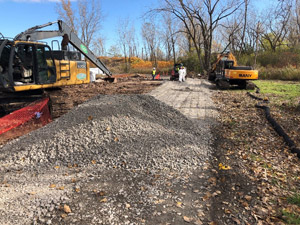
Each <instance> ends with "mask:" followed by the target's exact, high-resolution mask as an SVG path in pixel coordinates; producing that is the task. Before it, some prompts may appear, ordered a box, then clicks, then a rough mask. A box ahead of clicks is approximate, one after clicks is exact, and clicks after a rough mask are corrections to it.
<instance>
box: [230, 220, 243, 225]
mask: <svg viewBox="0 0 300 225" xmlns="http://www.w3.org/2000/svg"><path fill="white" fill-rule="evenodd" d="M232 220H233V221H234V222H236V224H238V225H239V224H241V221H239V220H238V219H237V218H232Z"/></svg>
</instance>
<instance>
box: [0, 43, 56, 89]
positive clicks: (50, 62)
mask: <svg viewBox="0 0 300 225" xmlns="http://www.w3.org/2000/svg"><path fill="white" fill-rule="evenodd" d="M55 82H56V68H55V64H54V59H53V57H52V54H51V49H50V47H49V46H47V45H45V44H43V43H38V42H22V41H10V40H7V39H6V40H0V89H2V90H3V89H4V90H6V91H8V90H10V91H14V90H15V87H16V86H24V85H36V84H52V83H55Z"/></svg>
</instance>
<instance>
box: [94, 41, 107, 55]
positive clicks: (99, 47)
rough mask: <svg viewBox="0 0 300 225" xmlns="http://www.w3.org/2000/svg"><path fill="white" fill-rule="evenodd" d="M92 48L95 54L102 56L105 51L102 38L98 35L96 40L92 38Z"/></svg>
mask: <svg viewBox="0 0 300 225" xmlns="http://www.w3.org/2000/svg"><path fill="white" fill-rule="evenodd" d="M92 48H93V50H94V52H95V54H96V55H98V56H104V55H105V53H106V51H105V41H104V39H103V38H100V37H99V38H97V39H96V40H94V41H93V43H92Z"/></svg>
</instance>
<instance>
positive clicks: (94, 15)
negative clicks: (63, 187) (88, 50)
mask: <svg viewBox="0 0 300 225" xmlns="http://www.w3.org/2000/svg"><path fill="white" fill-rule="evenodd" d="M73 4H75V5H73ZM75 7H77V9H78V10H75V9H74V8H75ZM57 12H58V15H59V17H60V18H61V19H63V20H64V21H65V22H66V23H67V24H68V25H69V26H70V27H71V28H72V29H73V31H74V32H75V33H76V34H78V35H79V36H80V38H81V40H82V41H83V42H84V43H85V44H86V45H87V46H88V47H89V46H90V44H91V43H92V40H93V39H96V33H97V31H98V30H99V29H100V28H101V22H102V19H103V14H102V12H101V4H100V0H89V1H88V0H78V1H77V3H75V2H73V1H71V0H60V2H59V3H57Z"/></svg>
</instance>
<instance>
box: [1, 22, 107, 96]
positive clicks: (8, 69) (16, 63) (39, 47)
mask: <svg viewBox="0 0 300 225" xmlns="http://www.w3.org/2000/svg"><path fill="white" fill-rule="evenodd" d="M53 24H54V25H55V24H57V25H58V29H56V30H43V29H42V28H45V27H48V26H52V25H53ZM0 34H1V33H0ZM54 37H63V39H62V42H61V45H60V43H59V42H58V40H52V42H51V46H52V49H51V48H50V46H48V45H47V44H46V43H44V42H41V40H44V39H51V38H52V39H53V38H54ZM56 42H57V46H58V47H57V49H58V50H53V45H55V44H56ZM69 44H70V45H71V46H73V49H76V51H74V50H72V51H71V50H70V45H69ZM82 55H83V56H84V57H85V59H88V60H89V61H90V62H92V63H93V64H94V65H95V66H96V67H98V68H99V69H100V70H101V71H102V72H103V73H104V74H106V75H108V76H111V72H110V71H109V70H108V69H107V68H106V66H105V65H104V64H103V63H102V62H101V61H100V60H99V59H98V58H97V57H96V56H95V55H94V54H93V53H92V52H91V51H90V50H89V48H88V47H87V46H86V45H85V44H84V43H83V42H82V41H81V40H80V39H79V38H78V37H77V35H76V34H75V33H74V32H73V31H72V29H71V28H70V27H69V26H67V24H66V23H64V22H63V21H61V20H58V21H55V22H50V23H47V24H44V25H38V26H35V27H32V28H30V29H28V30H26V31H24V32H22V33H20V34H18V35H17V36H16V37H15V38H13V39H8V38H5V37H4V36H3V35H0V91H4V92H20V91H30V90H39V89H45V88H54V87H60V86H65V85H75V84H83V83H89V82H90V70H89V68H90V66H89V62H88V61H87V60H82V59H81V56H82Z"/></svg>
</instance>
